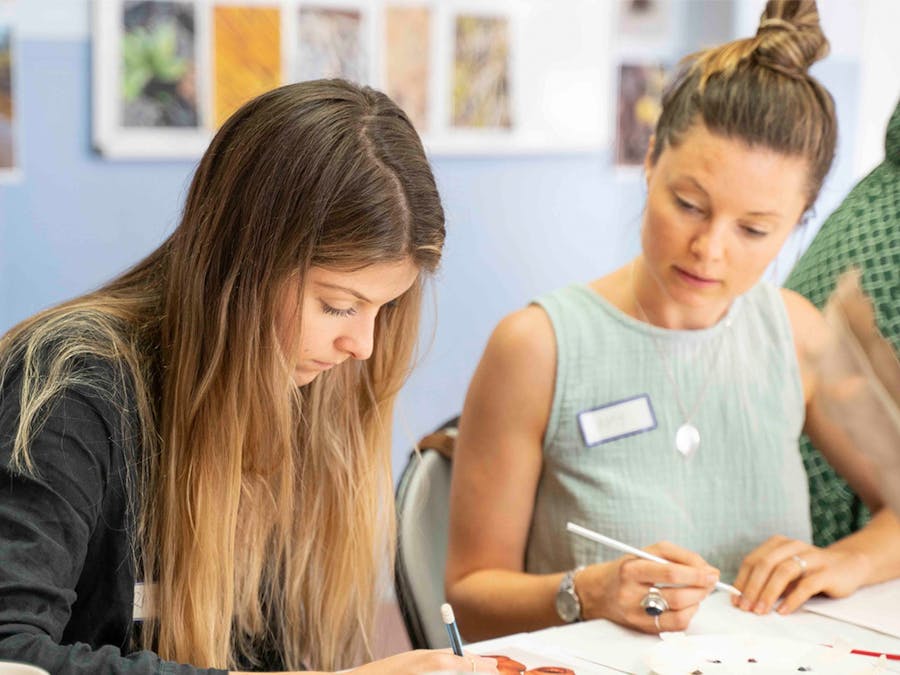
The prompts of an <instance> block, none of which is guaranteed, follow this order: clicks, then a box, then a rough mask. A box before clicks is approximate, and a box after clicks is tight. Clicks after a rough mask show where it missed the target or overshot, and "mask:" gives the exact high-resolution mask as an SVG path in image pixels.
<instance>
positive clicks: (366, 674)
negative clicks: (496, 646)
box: [350, 649, 498, 675]
mask: <svg viewBox="0 0 900 675" xmlns="http://www.w3.org/2000/svg"><path fill="white" fill-rule="evenodd" d="M439 670H456V671H460V672H465V673H497V672H498V671H497V661H495V660H494V659H489V658H486V657H484V656H478V655H477V654H472V653H469V652H465V653H464V654H463V656H455V655H454V654H452V653H451V652H450V651H447V650H428V649H417V650H416V651H413V652H404V653H402V654H396V655H395V656H390V657H388V658H386V659H381V660H380V661H374V662H372V663H369V664H366V665H365V666H360V667H359V668H354V669H353V670H351V671H350V672H351V673H352V675H424V673H432V672H435V671H439Z"/></svg>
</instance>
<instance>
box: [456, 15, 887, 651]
mask: <svg viewBox="0 0 900 675" xmlns="http://www.w3.org/2000/svg"><path fill="white" fill-rule="evenodd" d="M827 50H828V43H827V41H826V39H825V36H824V35H823V34H822V30H821V28H820V26H819V17H818V12H817V8H816V4H815V2H813V1H812V0H771V1H770V2H768V4H767V5H766V8H765V10H764V12H763V14H762V17H761V19H760V23H759V28H758V30H757V32H756V35H755V36H753V37H750V38H746V39H742V40H736V41H734V42H730V43H727V44H724V45H721V46H718V47H714V48H711V49H708V50H705V51H702V52H699V53H698V54H694V55H692V56H690V57H688V58H687V59H686V60H685V62H684V63H683V67H682V69H681V70H680V72H679V74H678V75H677V77H676V78H675V79H674V80H673V82H672V83H671V84H670V86H669V87H668V89H667V91H666V92H665V94H664V96H663V102H662V113H661V116H660V118H659V121H658V123H657V125H656V131H655V136H654V138H653V139H652V141H651V143H650V147H649V148H648V151H647V155H646V160H645V163H644V169H645V174H646V184H647V201H646V206H645V209H644V214H643V222H642V228H641V252H640V254H639V255H638V256H637V257H636V258H635V259H634V260H632V261H630V262H628V263H627V264H625V265H624V266H623V267H621V268H620V269H618V270H615V271H613V272H611V273H609V274H607V275H606V276H603V277H601V278H599V279H597V280H595V281H592V282H590V283H588V284H575V285H572V286H570V287H567V288H564V289H561V290H559V291H556V292H554V293H550V294H547V295H545V296H542V297H540V298H538V299H537V301H536V302H535V304H533V305H531V306H529V307H527V308H525V309H523V310H520V311H518V312H516V313H514V314H512V315H511V316H509V317H507V318H506V319H504V320H503V321H502V322H501V323H500V325H499V326H498V327H497V329H496V330H495V332H494V334H493V336H492V337H491V339H490V341H489V343H488V346H487V348H486V350H485V353H484V356H483V357H482V360H481V363H480V365H479V366H478V369H477V371H476V373H475V376H474V378H473V380H472V384H471V386H470V389H469V393H468V396H467V399H466V403H465V407H464V411H463V414H462V419H461V423H460V428H459V437H458V441H457V446H456V451H455V456H454V468H453V471H454V474H453V483H452V488H451V518H450V520H451V522H450V543H449V551H448V555H449V559H448V562H447V597H448V598H449V599H450V601H451V602H453V604H454V608H455V611H456V614H457V616H458V617H460V619H461V625H462V626H464V627H465V628H466V629H467V630H468V631H469V634H468V636H467V637H470V639H481V638H484V637H487V636H490V635H495V634H502V633H511V632H518V631H523V630H533V629H535V628H538V627H543V626H549V625H553V624H560V623H564V622H566V621H575V620H578V619H580V618H589V619H593V618H600V617H602V618H607V619H610V620H613V621H616V622H618V623H621V624H624V625H627V626H631V627H633V628H636V629H638V630H642V631H647V632H654V633H658V632H660V631H677V630H683V629H684V628H685V627H686V626H687V625H688V623H689V622H690V620H691V618H692V617H693V615H694V613H695V612H696V611H697V608H698V606H699V603H700V602H701V601H702V600H703V599H704V598H705V597H706V596H707V594H708V593H709V592H710V591H711V590H712V588H713V586H714V584H715V583H716V582H717V581H718V579H719V578H720V577H722V578H724V579H726V580H728V581H730V582H732V583H733V584H734V585H735V586H737V587H738V588H739V589H741V590H742V591H743V595H742V597H741V598H740V599H736V600H735V602H736V603H737V604H739V606H740V607H741V608H742V609H745V610H752V611H755V612H758V613H765V612H769V611H771V610H772V609H773V608H774V607H776V605H777V607H778V611H779V612H782V613H784V612H791V611H793V610H794V609H796V608H797V607H799V606H800V605H801V604H802V603H803V602H804V601H805V600H806V599H807V598H809V597H811V596H812V595H815V594H816V593H826V594H828V595H832V596H843V595H847V594H849V593H851V592H853V591H854V590H855V589H857V588H859V587H860V586H862V585H865V584H872V583H876V582H878V581H880V580H884V579H888V578H892V577H896V576H898V575H900V528H898V523H897V519H896V517H894V516H893V515H892V514H891V513H890V512H889V511H888V510H887V509H884V508H882V506H883V505H882V501H881V496H880V495H879V493H878V490H877V488H876V481H875V480H874V475H873V472H872V471H871V470H870V467H869V465H868V462H866V461H864V458H863V457H861V456H860V455H859V454H858V452H857V449H856V448H855V446H853V445H852V443H848V442H847V441H848V437H847V434H845V433H843V430H842V428H841V426H840V420H834V419H831V418H829V416H828V415H826V414H824V412H823V410H822V406H821V404H820V398H819V397H818V396H817V380H816V371H815V367H814V364H815V360H816V358H817V355H818V354H819V353H820V350H821V349H822V342H821V341H822V339H823V338H824V336H825V333H826V332H827V331H826V330H825V329H824V328H823V323H824V320H823V318H822V316H821V315H820V314H819V313H818V312H817V310H816V309H815V308H814V307H813V306H812V305H811V304H810V303H809V302H808V301H806V300H805V299H804V298H802V297H801V296H799V295H797V294H796V293H792V292H790V291H782V290H780V289H777V288H775V287H774V286H772V285H771V284H768V283H766V282H764V281H762V277H763V275H764V273H765V271H766V269H767V267H768V266H769V264H770V263H771V262H772V261H773V260H774V258H775V256H776V255H777V254H778V251H779V250H780V249H781V247H782V245H783V243H784V242H785V240H786V239H787V237H788V235H789V234H790V233H791V231H792V230H793V229H794V228H795V227H796V226H797V224H798V223H799V222H800V221H801V219H802V217H803V214H804V213H805V212H806V211H807V210H808V209H809V208H811V206H812V205H813V203H814V202H815V200H816V196H817V194H818V192H819V189H820V187H821V185H822V182H823V180H824V178H825V175H826V174H827V173H828V169H829V166H830V165H831V161H832V157H833V155H834V149H835V142H836V137H837V129H836V120H835V114H834V106H833V102H832V99H831V96H830V95H829V93H828V92H827V91H826V90H825V89H824V88H823V87H822V85H821V84H819V83H818V82H817V81H816V80H815V79H814V78H813V77H811V76H810V75H809V74H808V72H807V70H808V68H809V67H810V65H812V63H814V62H815V61H816V60H818V59H819V58H821V57H822V56H824V55H825V54H826V53H827ZM803 430H805V431H806V432H807V433H808V434H809V435H810V437H811V438H813V439H814V441H815V442H816V446H817V447H818V448H819V449H820V450H822V451H823V452H824V453H827V456H828V459H829V461H830V462H831V463H832V464H833V465H834V466H835V467H836V468H837V469H838V470H839V471H841V472H842V473H843V474H844V475H845V477H846V478H847V480H848V481H849V482H850V483H851V485H853V486H854V487H855V488H856V490H857V492H858V493H859V494H860V495H861V496H862V497H863V498H864V499H865V500H866V501H867V503H868V505H869V506H870V507H871V508H872V510H873V512H877V513H876V515H875V517H874V518H873V520H872V521H871V522H870V523H869V525H868V526H867V527H866V528H864V529H863V530H861V531H859V532H857V533H855V534H853V535H851V536H849V537H846V538H845V539H843V540H841V541H838V542H836V543H834V544H833V545H831V546H828V547H827V548H819V547H815V546H813V545H812V544H811V536H810V535H811V533H810V514H809V500H808V488H807V481H806V475H805V473H804V471H803V465H802V462H801V458H800V454H799V451H798V440H799V436H800V434H801V432H802V431H803ZM567 521H574V522H576V523H578V524H580V525H583V526H586V527H588V528H590V529H592V530H596V531H599V532H601V533H603V534H605V535H608V536H611V537H613V538H614V539H617V540H620V541H624V542H626V543H628V544H631V545H632V546H637V547H648V550H650V551H652V552H653V553H655V554H656V555H657V556H662V557H664V558H668V559H669V560H670V561H672V562H674V563H675V564H668V565H664V564H661V563H658V562H651V561H647V560H642V559H639V558H635V557H633V556H621V555H620V554H619V553H618V552H616V551H615V550H612V549H610V548H607V547H603V546H600V545H597V544H594V543H593V542H589V541H587V540H584V539H579V538H574V537H572V535H570V534H568V533H567V532H566V522H567ZM666 540H668V542H675V543H677V544H678V545H677V546H676V545H675V544H673V543H667V542H666ZM779 600H781V602H780V604H778V601H779Z"/></svg>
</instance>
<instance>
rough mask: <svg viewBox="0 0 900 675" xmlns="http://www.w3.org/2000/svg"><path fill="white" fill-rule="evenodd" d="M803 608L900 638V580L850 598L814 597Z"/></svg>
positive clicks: (859, 592) (860, 591)
mask: <svg viewBox="0 0 900 675" xmlns="http://www.w3.org/2000/svg"><path fill="white" fill-rule="evenodd" d="M803 608H804V609H806V610H807V611H810V612H815V613H816V614H822V615H824V616H830V617H831V618H832V619H837V620H838V621H845V622H847V623H852V624H855V625H857V626H864V627H865V628H870V629H871V630H877V631H878V632H879V633H885V634H886V635H891V636H893V637H896V638H900V579H895V580H894V581H888V582H885V583H883V584H876V585H875V586H867V587H866V588H861V589H860V590H858V591H856V593H854V594H853V595H851V596H850V597H848V598H840V599H835V598H813V599H812V600H809V601H807V603H806V604H805V605H804V606H803Z"/></svg>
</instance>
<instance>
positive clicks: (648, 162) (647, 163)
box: [644, 134, 656, 183]
mask: <svg viewBox="0 0 900 675" xmlns="http://www.w3.org/2000/svg"><path fill="white" fill-rule="evenodd" d="M655 148H656V134H651V135H650V140H649V141H648V142H647V154H646V155H644V179H645V180H646V181H647V183H649V182H650V173H651V172H652V171H653V166H654V164H653V150H654V149H655Z"/></svg>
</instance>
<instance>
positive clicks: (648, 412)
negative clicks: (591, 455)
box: [578, 394, 656, 447]
mask: <svg viewBox="0 0 900 675" xmlns="http://www.w3.org/2000/svg"><path fill="white" fill-rule="evenodd" d="M578 426H580V427H581V436H582V438H584V444H585V445H586V446H588V447H591V446H593V445H599V444H600V443H609V442H610V441H615V440H617V439H619V438H625V437H626V436H633V435H634V434H639V433H641V432H644V431H650V430H651V429H655V428H656V416H655V415H654V414H653V406H651V405H650V397H649V396H647V394H640V395H638V396H634V397H632V398H626V399H625V400H624V401H615V402H614V403H607V404H606V405H602V406H600V407H598V408H593V409H592V410H585V411H584V412H580V413H578Z"/></svg>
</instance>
